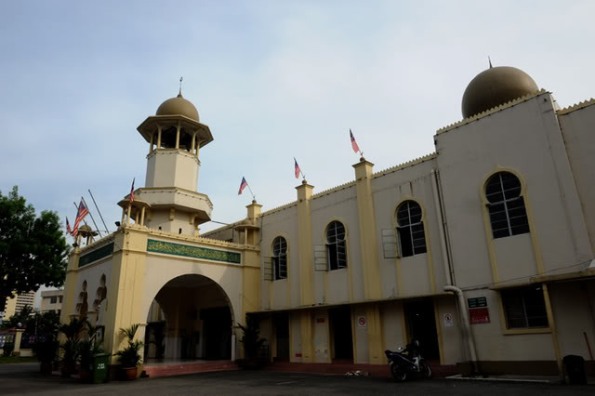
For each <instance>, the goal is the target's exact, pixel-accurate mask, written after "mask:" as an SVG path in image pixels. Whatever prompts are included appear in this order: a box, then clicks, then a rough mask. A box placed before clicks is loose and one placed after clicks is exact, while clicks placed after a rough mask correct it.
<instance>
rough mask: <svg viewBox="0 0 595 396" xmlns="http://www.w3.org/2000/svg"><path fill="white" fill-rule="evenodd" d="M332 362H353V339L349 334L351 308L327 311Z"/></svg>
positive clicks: (345, 307)
mask: <svg viewBox="0 0 595 396" xmlns="http://www.w3.org/2000/svg"><path fill="white" fill-rule="evenodd" d="M328 316H329V325H330V334H331V340H332V341H331V342H332V346H333V350H332V355H331V356H332V359H333V360H348V361H351V362H353V337H352V333H351V308H350V307H349V306H344V307H337V308H331V309H329V311H328Z"/></svg>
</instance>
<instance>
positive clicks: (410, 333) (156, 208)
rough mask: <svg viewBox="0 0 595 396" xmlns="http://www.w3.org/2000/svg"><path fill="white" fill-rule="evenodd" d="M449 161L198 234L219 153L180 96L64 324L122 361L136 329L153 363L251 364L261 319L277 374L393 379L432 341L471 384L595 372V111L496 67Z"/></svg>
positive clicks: (161, 122) (388, 173)
mask: <svg viewBox="0 0 595 396" xmlns="http://www.w3.org/2000/svg"><path fill="white" fill-rule="evenodd" d="M462 113H463V114H462V115H463V119H462V120H461V121H459V122H457V123H455V124H453V125H449V126H446V127H444V128H442V129H440V130H438V131H437V132H436V134H435V135H434V143H435V151H434V152H433V153H430V154H428V155H426V156H424V157H421V158H417V159H413V160H411V161H410V162H407V163H404V164H400V165H396V166H394V167H392V168H389V169H384V170H381V171H375V170H374V165H373V164H372V163H371V162H369V161H368V160H366V159H365V158H363V157H362V158H361V159H360V161H359V162H357V163H356V164H354V165H353V168H354V179H353V181H352V182H349V183H346V184H343V185H339V186H336V187H334V188H332V189H330V190H327V191H322V192H315V191H314V186H312V185H310V184H308V183H307V182H306V181H305V180H304V181H303V182H302V183H301V184H300V185H298V186H297V187H296V200H295V201H294V202H291V203H289V204H287V205H284V206H281V207H278V208H274V209H271V210H267V211H262V210H261V208H262V207H261V205H260V204H259V203H257V202H255V201H253V202H252V203H251V204H250V205H248V206H247V214H246V218H245V219H240V220H238V221H237V222H235V223H233V224H231V225H227V226H224V227H221V228H218V229H216V230H213V231H210V232H208V233H205V234H204V235H199V231H198V229H199V228H198V227H199V226H200V225H201V224H204V223H206V222H208V221H210V219H211V211H212V208H213V205H212V203H211V200H210V198H209V197H208V196H207V195H206V194H204V193H200V192H199V190H198V180H199V178H198V176H199V169H200V159H199V154H200V150H202V149H203V148H205V149H208V148H207V147H205V146H207V144H208V143H209V142H211V141H212V140H213V135H212V134H211V131H210V128H209V127H208V126H207V125H206V124H203V123H202V121H201V120H200V118H199V114H198V112H197V110H196V108H195V107H194V105H193V104H192V103H191V102H189V101H188V100H187V99H185V98H183V97H182V95H181V93H180V94H179V95H178V96H177V97H175V98H172V99H168V100H166V101H165V102H163V104H161V106H159V108H158V109H157V112H156V114H155V115H153V116H149V117H148V118H147V119H146V120H145V121H143V122H142V123H141V124H140V126H139V127H138V132H139V133H140V135H141V136H142V138H143V139H144V140H145V141H146V143H147V144H148V155H147V170H146V178H145V183H144V187H141V188H137V189H136V190H134V191H133V192H132V193H131V194H130V195H128V196H126V197H125V198H124V199H123V200H122V201H120V202H119V205H120V206H121V207H122V213H123V216H122V221H121V224H120V226H119V227H118V230H117V231H116V232H114V233H113V234H111V235H109V236H107V237H104V238H102V239H99V240H97V241H90V242H89V243H87V244H86V245H85V246H77V247H75V248H74V249H73V253H72V255H71V257H70V262H69V266H68V271H67V278H66V283H65V289H64V304H63V308H62V321H65V322H66V321H68V320H69V318H72V317H87V318H90V319H91V321H92V322H93V323H95V324H97V325H98V326H102V328H103V329H104V334H105V339H104V347H105V348H106V349H107V350H108V351H111V352H116V351H117V350H118V348H119V346H120V343H121V342H122V340H121V338H120V337H119V334H118V329H120V328H125V327H128V326H129V325H130V324H132V323H140V324H141V325H142V327H143V328H144V330H145V331H144V333H143V334H140V337H141V339H144V341H145V344H146V345H147V348H146V350H145V358H146V359H147V360H149V359H152V358H163V359H166V360H167V359H170V360H176V359H228V360H236V359H239V358H241V357H242V356H243V349H242V345H241V342H240V338H241V336H242V334H241V330H240V329H239V328H238V326H237V324H238V323H239V324H242V325H245V324H246V318H247V316H250V317H252V318H254V319H255V321H256V322H258V324H259V328H260V335H261V336H262V337H264V338H266V340H267V346H268V350H267V352H266V353H267V357H268V359H270V360H271V361H287V362H291V363H295V364H299V363H317V364H333V363H334V362H352V363H354V364H362V365H370V366H373V365H385V364H386V363H387V361H386V358H385V355H384V350H385V349H396V348H397V347H398V346H404V345H405V344H407V342H408V341H409V340H411V339H418V340H419V341H420V342H421V345H422V348H423V351H424V354H425V357H426V358H427V359H429V360H430V361H433V362H434V364H436V365H457V366H458V368H459V370H460V371H461V372H462V373H468V374H473V373H483V374H490V373H493V374H495V373H510V374H513V373H531V372H533V373H539V374H556V373H560V372H561V370H562V369H563V365H562V362H563V359H564V357H565V356H568V355H578V356H581V357H582V358H583V359H584V360H585V361H586V363H587V368H588V369H589V370H595V359H594V357H593V354H594V353H595V255H594V250H595V183H594V182H595V133H594V126H595V100H593V99H591V100H589V101H586V102H582V103H579V104H577V105H574V106H571V107H568V108H560V107H559V106H558V105H557V103H556V101H555V100H554V98H553V96H552V94H551V93H550V92H548V91H546V90H543V89H540V88H539V87H538V85H537V84H536V83H535V81H534V80H533V79H532V78H531V77H530V76H529V75H528V74H526V73H525V72H523V71H521V70H519V69H516V68H513V67H490V68H489V69H487V70H485V71H483V72H481V73H480V74H478V75H477V76H476V77H475V78H474V79H473V80H472V81H471V82H470V83H469V85H468V86H467V88H466V90H465V93H464V95H463V99H462Z"/></svg>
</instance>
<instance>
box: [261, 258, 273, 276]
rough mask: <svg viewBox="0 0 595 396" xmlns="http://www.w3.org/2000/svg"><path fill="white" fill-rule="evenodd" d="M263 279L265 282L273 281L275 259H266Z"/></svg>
mask: <svg viewBox="0 0 595 396" xmlns="http://www.w3.org/2000/svg"><path fill="white" fill-rule="evenodd" d="M262 277H263V280H265V281H272V280H273V259H272V258H271V257H265V259H264V267H263V269H262Z"/></svg>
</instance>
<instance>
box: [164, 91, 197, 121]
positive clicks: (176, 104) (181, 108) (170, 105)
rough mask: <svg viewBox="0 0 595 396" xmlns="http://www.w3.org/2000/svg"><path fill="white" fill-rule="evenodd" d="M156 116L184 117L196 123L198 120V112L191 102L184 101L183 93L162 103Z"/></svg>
mask: <svg viewBox="0 0 595 396" xmlns="http://www.w3.org/2000/svg"><path fill="white" fill-rule="evenodd" d="M155 114H156V115H158V116H160V115H182V116H185V117H188V118H190V119H192V120H194V121H196V122H198V121H199V119H198V110H196V107H194V105H193V104H192V103H191V102H190V101H189V100H186V99H184V97H183V96H182V93H179V94H178V96H176V97H175V98H171V99H168V100H166V101H165V102H163V103H161V106H159V108H158V109H157V113H155Z"/></svg>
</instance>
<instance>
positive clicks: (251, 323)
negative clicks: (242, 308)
mask: <svg viewBox="0 0 595 396" xmlns="http://www.w3.org/2000/svg"><path fill="white" fill-rule="evenodd" d="M238 327H239V328H240V329H242V332H243V334H242V338H241V339H240V341H241V342H242V344H244V353H245V357H246V359H255V358H257V357H258V353H259V352H260V348H262V346H263V345H264V343H265V342H266V339H264V338H262V337H260V327H259V325H258V322H257V321H256V319H255V318H254V317H252V316H246V326H242V325H241V324H239V323H238Z"/></svg>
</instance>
